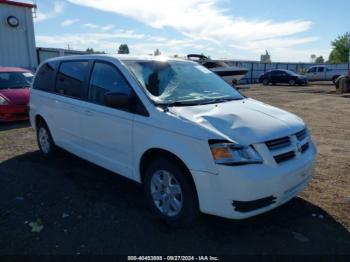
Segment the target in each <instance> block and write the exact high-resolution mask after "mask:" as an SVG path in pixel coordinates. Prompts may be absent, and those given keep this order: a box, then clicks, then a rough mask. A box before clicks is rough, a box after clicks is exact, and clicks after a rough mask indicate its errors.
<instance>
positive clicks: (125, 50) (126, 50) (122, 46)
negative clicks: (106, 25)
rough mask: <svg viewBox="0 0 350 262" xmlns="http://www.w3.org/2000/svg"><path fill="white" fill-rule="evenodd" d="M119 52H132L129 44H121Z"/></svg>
mask: <svg viewBox="0 0 350 262" xmlns="http://www.w3.org/2000/svg"><path fill="white" fill-rule="evenodd" d="M118 54H130V50H129V47H128V45H127V44H121V45H120V46H119V49H118Z"/></svg>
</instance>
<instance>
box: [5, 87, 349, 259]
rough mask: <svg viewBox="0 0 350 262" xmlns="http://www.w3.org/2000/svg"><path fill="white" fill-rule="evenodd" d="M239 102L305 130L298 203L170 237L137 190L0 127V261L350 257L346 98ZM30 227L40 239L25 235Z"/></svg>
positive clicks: (24, 129) (204, 222) (311, 92)
mask: <svg viewBox="0 0 350 262" xmlns="http://www.w3.org/2000/svg"><path fill="white" fill-rule="evenodd" d="M244 93H246V94H247V95H248V96H250V97H253V98H256V99H258V100H261V101H263V102H266V103H269V104H272V105H276V106H278V107H281V108H284V109H286V110H288V111H291V112H294V113H296V114H298V115H300V116H301V117H303V119H304V120H305V122H306V123H307V124H308V125H309V127H310V129H311V132H312V134H313V136H314V138H315V140H316V143H317V145H318V150H319V155H318V161H317V168H316V174H315V178H314V179H313V181H312V182H311V184H310V186H309V187H308V188H307V189H306V190H305V192H303V193H302V194H301V195H300V196H299V197H296V198H294V199H293V200H292V201H290V202H289V203H287V204H285V205H284V206H282V207H280V208H278V209H276V210H274V211H271V212H269V213H266V214H263V215H260V216H257V217H254V218H251V219H247V220H242V221H234V220H227V219H221V218H217V217H213V216H208V215H203V216H202V217H201V218H200V220H199V221H198V223H197V225H195V226H194V227H192V228H187V229H172V228H169V227H168V226H166V225H165V224H163V223H162V221H159V220H158V219H157V218H155V217H154V216H153V215H152V214H151V213H150V212H149V211H148V209H147V207H146V204H145V200H144V197H143V194H142V189H141V188H140V187H139V186H138V185H137V184H135V183H133V182H130V181H128V180H126V179H124V178H121V177H119V176H117V175H115V174H112V173H110V172H108V171H106V170H104V169H102V168H100V167H97V166H95V165H93V164H90V163H88V162H86V161H84V160H81V159H79V158H77V157H75V156H73V155H71V154H69V153H66V152H59V154H58V156H57V158H56V159H54V160H50V161H46V160H44V159H43V158H42V157H41V155H40V153H39V152H38V148H37V145H36V142H35V136H34V132H33V130H32V129H31V128H30V127H29V124H28V123H27V122H22V123H16V124H0V185H1V190H0V232H1V233H0V255H28V254H30V255H74V254H82V255H84V254H95V255H99V254H105V255H115V254H122V255H135V254H139V255H146V254H153V255H170V254H171V255H189V254H197V255H210V254H212V255H214V254H215V255H219V256H220V255H247V254H249V255H292V254H294V255H295V254H297V255H335V254H337V255H347V256H349V257H350V234H349V230H350V176H349V171H350V139H349V138H350V117H349V113H350V99H349V97H346V96H342V97H341V96H338V95H335V93H334V87H331V86H327V85H317V86H308V87H289V86H270V87H263V86H252V88H251V89H250V90H248V91H244ZM31 222H38V223H37V224H38V225H39V228H38V230H41V231H40V232H31V227H30V226H29V224H30V223H31ZM41 225H42V226H43V227H41V228H40V226H41Z"/></svg>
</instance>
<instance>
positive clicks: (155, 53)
mask: <svg viewBox="0 0 350 262" xmlns="http://www.w3.org/2000/svg"><path fill="white" fill-rule="evenodd" d="M161 54H162V53H161V52H160V51H159V49H158V48H157V49H156V51H154V55H155V56H158V55H161Z"/></svg>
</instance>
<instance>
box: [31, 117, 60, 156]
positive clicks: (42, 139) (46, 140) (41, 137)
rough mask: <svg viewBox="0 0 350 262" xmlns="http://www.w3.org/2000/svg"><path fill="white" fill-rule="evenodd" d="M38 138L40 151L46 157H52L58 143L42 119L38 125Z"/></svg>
mask: <svg viewBox="0 0 350 262" xmlns="http://www.w3.org/2000/svg"><path fill="white" fill-rule="evenodd" d="M36 139H37V143H38V146H39V149H40V152H41V153H42V155H43V156H44V157H45V158H52V157H53V156H54V154H55V152H56V149H57V148H56V145H55V143H54V141H53V139H52V136H51V132H50V130H49V128H48V126H47V124H46V123H45V122H44V121H40V122H39V123H38V124H37V127H36Z"/></svg>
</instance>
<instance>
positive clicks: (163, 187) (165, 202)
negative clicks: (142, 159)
mask: <svg viewBox="0 0 350 262" xmlns="http://www.w3.org/2000/svg"><path fill="white" fill-rule="evenodd" d="M190 176H191V174H190V173H189V172H188V171H186V170H185V168H184V167H182V166H181V165H179V164H176V161H175V162H174V161H170V160H169V159H157V160H154V161H152V162H151V164H150V165H149V166H148V168H147V169H146V174H145V183H144V187H145V193H146V197H147V201H148V204H149V206H150V207H151V210H152V211H153V212H154V213H155V214H156V215H157V216H159V217H161V218H162V219H164V220H165V221H166V223H168V224H169V225H172V226H190V225H192V224H193V223H194V222H195V220H196V218H197V216H198V214H199V208H198V200H197V195H196V190H195V188H194V184H193V181H192V180H191V177H190Z"/></svg>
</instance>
